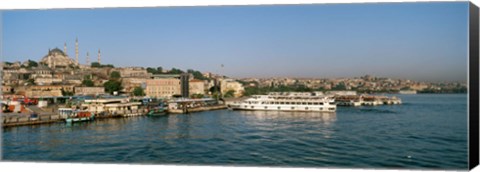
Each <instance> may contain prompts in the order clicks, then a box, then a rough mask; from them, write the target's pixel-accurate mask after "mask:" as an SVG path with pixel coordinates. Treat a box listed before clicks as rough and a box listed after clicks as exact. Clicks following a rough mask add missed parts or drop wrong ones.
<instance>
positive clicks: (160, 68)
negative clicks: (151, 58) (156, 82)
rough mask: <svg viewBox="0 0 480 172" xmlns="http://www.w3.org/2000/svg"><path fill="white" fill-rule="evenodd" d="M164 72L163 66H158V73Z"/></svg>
mask: <svg viewBox="0 0 480 172" xmlns="http://www.w3.org/2000/svg"><path fill="white" fill-rule="evenodd" d="M162 73H163V68H162V67H161V66H158V67H157V74H162Z"/></svg>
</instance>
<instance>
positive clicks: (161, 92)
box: [145, 78, 181, 98]
mask: <svg viewBox="0 0 480 172" xmlns="http://www.w3.org/2000/svg"><path fill="white" fill-rule="evenodd" d="M180 82H181V81H180V79H177V78H158V79H147V80H146V90H145V94H146V95H147V96H148V97H152V98H171V97H172V96H173V95H180V94H181V90H180V89H181V84H180Z"/></svg>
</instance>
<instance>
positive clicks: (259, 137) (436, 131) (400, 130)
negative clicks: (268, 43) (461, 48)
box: [2, 94, 468, 169]
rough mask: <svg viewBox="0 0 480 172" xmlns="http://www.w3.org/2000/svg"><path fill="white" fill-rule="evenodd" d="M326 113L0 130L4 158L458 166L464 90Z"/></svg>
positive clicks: (234, 114)
mask: <svg viewBox="0 0 480 172" xmlns="http://www.w3.org/2000/svg"><path fill="white" fill-rule="evenodd" d="M398 96H399V97H401V98H402V100H403V102H404V104H402V105H389V106H376V107H339V108H338V111H337V112H336V113H298V112H264V111H229V110H218V111H209V112H201V113H194V114H186V115H170V116H164V117H134V118H121V119H107V120H97V121H94V122H90V123H78V124H74V125H66V124H62V123H58V124H51V125H38V126H24V127H14V128H5V129H4V130H3V138H2V141H3V147H2V154H3V159H4V160H9V161H62V162H102V163H103V162H108V163H148V164H152V163H153V164H208V165H247V166H296V167H348V168H356V167H371V168H434V169H435V168H442V169H466V168H467V162H468V161H467V156H468V155H467V95H465V94H448V95H446V94H445V95H434V94H431V95H398Z"/></svg>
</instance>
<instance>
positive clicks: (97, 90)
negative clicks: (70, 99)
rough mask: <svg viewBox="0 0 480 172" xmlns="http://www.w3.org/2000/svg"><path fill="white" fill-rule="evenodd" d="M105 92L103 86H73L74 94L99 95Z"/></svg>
mask: <svg viewBox="0 0 480 172" xmlns="http://www.w3.org/2000/svg"><path fill="white" fill-rule="evenodd" d="M101 94H105V88H104V87H75V95H83V96H87V95H101Z"/></svg>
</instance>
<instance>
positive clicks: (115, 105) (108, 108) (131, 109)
mask: <svg viewBox="0 0 480 172" xmlns="http://www.w3.org/2000/svg"><path fill="white" fill-rule="evenodd" d="M141 104H142V103H141V102H130V101H129V100H128V98H102V99H90V100H85V102H84V103H82V105H81V109H82V110H87V111H89V112H93V113H95V114H97V113H109V114H119V115H120V114H121V115H127V114H129V113H137V112H138V110H139V106H140V105H141Z"/></svg>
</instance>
